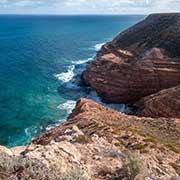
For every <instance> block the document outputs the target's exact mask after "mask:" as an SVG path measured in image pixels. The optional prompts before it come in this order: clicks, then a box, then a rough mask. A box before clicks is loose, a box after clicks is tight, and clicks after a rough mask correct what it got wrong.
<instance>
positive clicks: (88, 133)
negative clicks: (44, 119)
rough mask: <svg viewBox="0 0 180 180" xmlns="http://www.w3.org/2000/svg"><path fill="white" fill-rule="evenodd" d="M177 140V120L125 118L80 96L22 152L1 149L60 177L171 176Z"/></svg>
mask: <svg viewBox="0 0 180 180" xmlns="http://www.w3.org/2000/svg"><path fill="white" fill-rule="evenodd" d="M179 139H180V120H179V119H165V118H160V119H152V118H138V117H135V116H127V115H124V114H121V113H118V112H116V111H114V110H111V109H109V108H106V107H103V106H101V105H99V104H97V103H95V102H93V101H91V100H87V99H81V100H79V101H78V103H77V106H76V108H75V109H74V111H73V113H72V114H71V115H70V116H69V118H68V121H67V122H65V123H64V124H62V125H60V126H59V127H57V128H55V129H52V130H50V131H48V132H47V133H45V134H43V135H41V136H40V137H38V138H37V139H35V140H34V141H32V143H31V144H30V145H28V146H27V147H26V149H25V150H22V148H15V149H16V151H15V149H14V148H13V149H12V150H7V149H3V148H2V151H3V150H4V151H6V152H7V153H8V154H10V155H11V153H10V152H9V151H12V153H13V152H14V151H15V152H16V155H17V151H18V149H19V151H20V152H21V154H22V155H23V156H22V158H23V159H27V158H29V159H36V161H37V160H38V161H40V162H41V163H43V164H44V165H45V166H46V167H48V168H49V169H54V170H55V172H56V177H57V179H58V180H61V179H62V180H64V179H68V178H69V179H70V178H71V179H77V180H78V179H80V180H81V179H82V180H85V179H88V180H90V179H93V180H116V179H117V180H132V179H136V180H153V179H156V180H172V179H173V178H176V179H177V178H178V175H177V173H179V168H180V167H179V158H180V157H179V155H180V154H179V152H180V150H179V148H180V142H179ZM0 157H1V156H0ZM0 160H1V158H0ZM24 161H25V160H24ZM24 161H23V162H24ZM1 167H2V166H1V161H0V177H2V176H3V177H4V176H5V177H6V175H7V173H5V170H3V173H1V172H2V171H1ZM19 168H20V170H19V169H17V167H16V169H17V170H16V171H17V172H18V175H19V177H23V176H24V174H25V173H24V172H27V171H26V169H27V168H28V167H22V166H20V167H19ZM41 173H42V172H41ZM45 174H47V173H45ZM8 175H9V174H8ZM65 177H66V178H65ZM63 178H64V179H63ZM52 179H53V177H52ZM54 179H55V178H54ZM54 179H53V180H54Z"/></svg>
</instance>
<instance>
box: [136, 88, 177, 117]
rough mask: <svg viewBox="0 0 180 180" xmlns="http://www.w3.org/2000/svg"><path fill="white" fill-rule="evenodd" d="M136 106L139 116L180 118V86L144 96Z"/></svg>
mask: <svg viewBox="0 0 180 180" xmlns="http://www.w3.org/2000/svg"><path fill="white" fill-rule="evenodd" d="M135 108H136V109H137V110H136V114H137V115H138V116H146V117H176V118H180V86H176V87H173V88H169V89H166V90H162V91H160V92H158V93H156V94H153V95H150V96H147V97H145V98H142V99H141V100H140V101H139V102H137V103H136V104H135Z"/></svg>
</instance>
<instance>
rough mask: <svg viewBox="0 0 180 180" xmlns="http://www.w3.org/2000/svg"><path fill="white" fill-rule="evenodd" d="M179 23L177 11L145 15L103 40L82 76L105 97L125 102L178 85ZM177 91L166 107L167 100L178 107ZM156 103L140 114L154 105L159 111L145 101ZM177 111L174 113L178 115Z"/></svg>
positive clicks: (104, 98)
mask: <svg viewBox="0 0 180 180" xmlns="http://www.w3.org/2000/svg"><path fill="white" fill-rule="evenodd" d="M179 27H180V14H179V13H175V14H152V15H150V16H148V17H147V18H146V19H145V20H143V21H142V22H140V23H138V24H136V25H135V26H133V27H131V28H129V29H127V30H126V31H124V32H122V33H120V34H119V35H118V36H117V37H116V38H115V39H114V40H112V41H111V42H109V43H107V44H105V45H104V46H103V47H102V49H101V50H100V51H99V52H98V54H97V57H96V60H95V61H93V62H92V63H90V65H89V66H88V67H87V70H86V71H85V72H84V73H83V79H84V80H85V82H86V83H87V84H88V85H90V86H91V87H92V88H93V89H95V90H96V91H97V92H98V93H99V95H100V96H101V97H102V99H103V100H104V101H106V102H113V103H126V104H129V103H130V104H133V103H134V102H136V101H139V100H140V99H141V98H144V97H146V96H149V95H152V94H154V93H157V92H159V91H161V90H164V89H168V88H171V87H174V86H178V85H180V28H179ZM169 91H171V89H169ZM171 94H172V93H171ZM178 94H180V92H179V91H178V89H177V91H176V93H175V94H174V95H175V96H177V97H174V96H173V98H171V102H167V104H166V109H167V111H168V110H169V109H168V107H167V105H168V104H169V103H174V105H177V106H176V107H175V109H176V111H180V106H179V105H178V104H179V97H178ZM157 95H158V94H156V97H157ZM156 100H157V98H156ZM173 100H174V101H173ZM175 101H176V102H175ZM148 102H149V101H148ZM141 104H142V103H141ZM145 104H147V102H146V103H145ZM155 104H156V107H149V108H150V109H151V110H152V111H151V112H149V114H148V112H146V113H142V114H144V115H146V116H153V114H154V113H155V114H156V112H153V109H154V110H155V111H158V108H161V107H157V106H158V104H157V103H148V105H151V106H153V105H155ZM159 105H160V103H159ZM140 109H143V108H140ZM143 110H144V109H143ZM178 113H179V112H177V114H175V116H176V117H177V116H178V117H180V116H179V115H178ZM159 115H160V116H163V114H159ZM165 115H166V116H167V115H168V113H166V114H165ZM169 115H170V117H171V113H169Z"/></svg>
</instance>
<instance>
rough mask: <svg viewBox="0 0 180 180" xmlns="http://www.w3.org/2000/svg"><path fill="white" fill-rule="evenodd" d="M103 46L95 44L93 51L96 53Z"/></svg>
mask: <svg viewBox="0 0 180 180" xmlns="http://www.w3.org/2000/svg"><path fill="white" fill-rule="evenodd" d="M104 44H105V43H99V44H96V45H95V46H94V48H95V50H96V51H99V50H101V48H102V46H103V45H104Z"/></svg>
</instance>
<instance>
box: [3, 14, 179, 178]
mask: <svg viewBox="0 0 180 180" xmlns="http://www.w3.org/2000/svg"><path fill="white" fill-rule="evenodd" d="M179 27H180V14H178V13H174V14H154V15H150V16H148V17H147V18H146V19H145V20H143V21H142V22H140V23H138V24H137V25H135V26H133V27H131V28H130V29H128V30H126V31H124V32H122V33H120V34H119V35H118V36H117V37H116V38H115V39H114V40H113V41H112V42H109V43H107V44H105V45H104V46H103V47H102V49H101V50H100V51H99V52H98V54H97V57H96V59H95V60H94V61H93V62H92V63H90V64H89V65H88V67H87V70H86V71H85V72H84V73H83V79H84V80H85V82H86V83H87V84H88V85H90V86H91V87H92V88H93V89H95V90H96V91H97V92H98V93H99V95H100V96H101V97H102V99H103V100H104V101H106V102H113V103H125V104H128V105H129V104H130V105H131V106H132V107H133V110H134V111H132V112H133V113H134V115H126V114H123V113H120V112H117V111H115V110H112V109H110V108H107V107H104V106H102V105H100V104H97V103H95V102H93V101H91V100H88V99H80V100H79V101H78V102H77V104H76V107H75V109H74V110H73V112H72V113H71V114H70V115H69V117H68V119H67V121H66V122H64V123H63V124H61V125H60V126H58V127H56V128H54V129H52V130H50V131H48V132H46V133H44V134H42V135H41V136H39V137H38V138H36V139H34V140H33V141H32V142H31V143H30V144H29V145H27V146H22V147H14V148H6V147H0V152H1V153H0V179H2V180H15V179H20V180H21V179H22V180H31V179H32V180H34V179H35V180H36V179H38V180H39V179H40V180H44V179H47V180H179V179H180V28H179Z"/></svg>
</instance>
